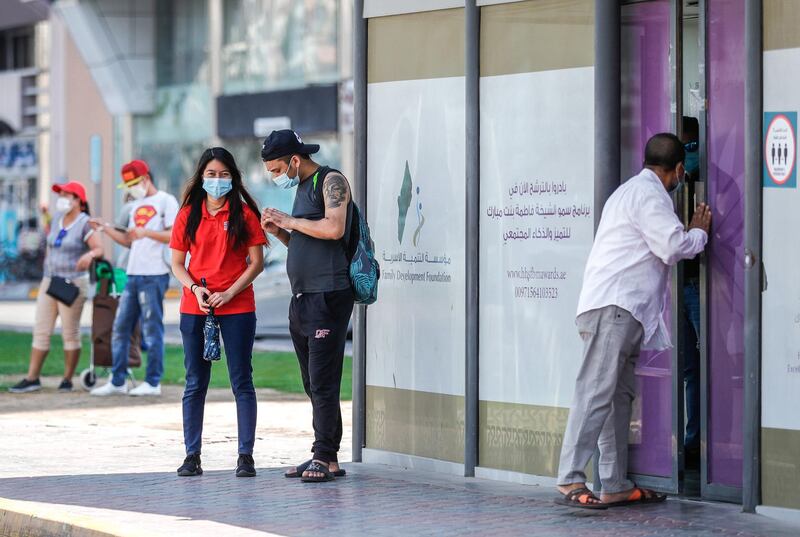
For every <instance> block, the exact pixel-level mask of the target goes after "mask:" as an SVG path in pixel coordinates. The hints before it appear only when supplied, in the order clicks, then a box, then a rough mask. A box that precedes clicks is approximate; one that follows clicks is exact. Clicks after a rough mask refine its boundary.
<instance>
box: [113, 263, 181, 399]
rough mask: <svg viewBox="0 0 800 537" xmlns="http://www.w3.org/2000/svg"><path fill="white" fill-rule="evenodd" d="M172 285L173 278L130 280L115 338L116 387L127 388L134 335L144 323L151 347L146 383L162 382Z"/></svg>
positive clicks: (117, 322)
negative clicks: (168, 295)
mask: <svg viewBox="0 0 800 537" xmlns="http://www.w3.org/2000/svg"><path fill="white" fill-rule="evenodd" d="M168 285H169V274H159V275H158V276H128V283H126V284H125V291H123V292H122V296H121V297H120V299H119V307H118V308H117V316H116V317H115V318H114V333H113V336H112V338H111V354H112V359H113V364H114V365H113V367H112V369H111V374H112V377H111V382H112V383H113V384H114V386H122V385H123V384H125V377H126V376H127V374H128V351H129V349H130V343H131V333H132V332H133V330H134V328H135V327H136V323H137V322H138V321H139V320H140V319H141V322H142V339H143V340H144V341H145V343H146V344H147V372H146V373H145V375H146V376H145V379H144V380H145V381H146V382H147V383H148V384H149V385H151V386H158V384H159V382H161V376H162V375H163V374H164V293H166V292H167V286H168Z"/></svg>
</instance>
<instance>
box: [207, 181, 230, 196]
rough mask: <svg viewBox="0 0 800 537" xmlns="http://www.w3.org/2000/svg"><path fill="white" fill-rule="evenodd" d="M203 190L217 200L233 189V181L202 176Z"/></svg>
mask: <svg viewBox="0 0 800 537" xmlns="http://www.w3.org/2000/svg"><path fill="white" fill-rule="evenodd" d="M203 190H205V191H206V192H208V195H209V196H211V197H212V198H214V199H217V200H218V199H220V198H222V197H224V196H225V195H226V194H227V193H228V192H230V191H231V190H233V181H231V180H230V179H220V178H218V177H204V178H203Z"/></svg>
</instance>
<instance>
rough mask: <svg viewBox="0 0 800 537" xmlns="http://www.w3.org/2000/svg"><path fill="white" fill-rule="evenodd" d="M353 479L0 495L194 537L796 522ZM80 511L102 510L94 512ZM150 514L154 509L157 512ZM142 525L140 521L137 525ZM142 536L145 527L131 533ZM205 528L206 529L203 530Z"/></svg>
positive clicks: (457, 485) (598, 532) (651, 529)
mask: <svg viewBox="0 0 800 537" xmlns="http://www.w3.org/2000/svg"><path fill="white" fill-rule="evenodd" d="M347 468H348V471H349V475H348V477H346V478H343V479H338V480H337V481H336V482H333V483H326V484H316V485H312V484H303V483H301V482H299V481H298V480H290V479H285V478H283V477H282V471H281V470H280V469H275V468H272V469H265V468H261V469H260V472H259V475H258V477H256V478H255V479H236V478H235V477H234V476H233V475H232V473H231V472H230V471H212V472H207V473H206V474H205V475H203V476H202V477H198V478H194V479H189V478H183V479H181V478H178V477H176V476H175V475H174V473H172V472H158V473H131V474H112V475H104V474H92V475H77V476H49V477H40V478H35V479H30V478H11V479H2V480H0V497H3V498H12V499H14V500H25V501H36V502H50V503H54V504H60V507H61V508H62V509H68V508H69V506H76V507H78V508H79V509H81V510H79V511H78V512H80V513H82V514H83V516H87V513H88V516H89V517H90V518H91V517H92V516H94V518H95V519H97V518H98V517H100V518H101V519H104V520H111V521H113V522H114V523H115V524H116V527H117V529H118V530H119V531H120V533H119V534H122V535H124V534H125V526H126V525H129V527H130V529H134V528H136V527H137V524H138V522H137V521H138V520H139V518H138V516H139V515H137V513H141V514H142V515H141V519H142V520H143V521H146V520H150V519H155V520H157V521H158V520H161V523H160V528H161V529H160V530H156V529H152V531H153V533H151V534H153V535H189V534H192V535H200V534H203V532H200V533H198V532H195V531H190V530H191V528H192V527H193V524H194V523H195V522H196V521H206V522H207V523H209V524H211V525H212V526H209V527H216V528H230V531H224V532H223V533H222V534H219V533H217V535H228V534H230V535H235V534H238V533H239V531H242V534H252V533H251V532H248V531H246V530H257V531H264V532H268V533H269V534H275V535H291V536H305V535H320V534H323V533H324V534H327V535H336V536H337V537H343V536H349V535H379V536H383V535H387V536H388V535H437V536H442V535H492V536H501V535H514V536H517V535H537V536H572V535H583V534H586V535H588V534H591V535H594V536H598V537H601V536H607V535H614V536H617V537H623V536H641V537H645V536H662V535H663V536H667V535H681V536H698V537H702V536H712V535H713V536H742V537H749V536H765V537H767V536H768V537H789V536H793V537H794V536H797V535H798V531H799V530H798V528H796V527H791V526H788V525H783V524H780V523H777V522H773V521H770V520H768V519H765V518H763V517H760V516H758V515H745V514H742V513H740V512H739V510H738V509H737V508H736V507H734V506H730V505H721V504H706V503H700V502H690V501H684V500H669V501H667V502H666V503H665V504H662V505H657V506H648V507H640V508H620V509H614V510H609V511H606V512H590V511H576V510H573V509H569V508H566V507H561V506H557V505H555V504H553V503H552V495H553V494H552V491H550V490H546V489H543V488H540V487H534V486H524V485H508V484H498V483H493V482H488V481H482V480H467V479H461V478H455V477H448V476H430V475H426V474H422V473H420V472H415V471H406V470H401V469H396V468H388V467H381V466H376V465H360V464H351V465H347ZM86 506H90V507H92V508H95V509H96V508H100V509H102V510H103V511H102V516H100V515H96V514H95V515H92V511H91V510H88V511H87V510H85V509H83V508H85V507H86ZM153 515H159V516H158V517H153ZM139 529H140V530H141V528H139ZM139 534H141V533H139ZM209 534H210V533H209Z"/></svg>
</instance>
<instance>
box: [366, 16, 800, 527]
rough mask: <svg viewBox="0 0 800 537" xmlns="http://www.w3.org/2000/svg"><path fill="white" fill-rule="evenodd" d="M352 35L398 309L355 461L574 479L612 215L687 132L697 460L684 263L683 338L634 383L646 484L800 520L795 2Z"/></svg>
mask: <svg viewBox="0 0 800 537" xmlns="http://www.w3.org/2000/svg"><path fill="white" fill-rule="evenodd" d="M355 21H356V22H355V27H354V35H355V43H356V51H355V58H356V64H355V66H354V73H355V88H354V94H355V101H356V123H355V125H356V167H355V169H356V178H357V185H358V188H359V196H360V202H361V203H362V205H363V206H365V207H366V209H367V213H368V217H369V219H370V222H371V224H372V226H373V229H372V232H373V238H374V240H375V243H376V247H377V250H378V255H379V258H380V260H381V264H382V280H381V296H380V300H379V301H378V302H377V303H376V304H375V305H373V306H370V307H369V308H367V309H366V310H359V311H358V312H357V315H356V322H355V326H356V329H357V337H356V341H355V344H354V349H355V350H354V360H355V361H354V379H355V382H356V386H355V390H354V413H355V415H354V453H355V457H356V458H357V459H360V460H364V461H372V462H388V463H391V464H399V465H405V466H414V467H425V468H430V469H434V470H437V471H445V472H452V473H457V474H460V475H467V476H473V475H474V476H479V477H485V478H491V479H502V480H511V481H520V482H537V483H548V484H551V485H552V484H554V483H555V481H554V477H555V475H556V472H557V465H558V454H559V451H560V447H561V439H562V436H563V431H564V428H565V425H566V418H567V415H568V412H569V406H570V403H571V400H572V390H573V386H574V380H575V377H576V374H577V370H578V367H579V366H580V361H581V354H582V344H581V340H580V338H579V337H578V334H577V332H576V330H575V323H574V321H575V310H576V306H577V301H578V294H579V292H580V287H581V281H582V275H583V269H584V266H585V262H586V258H587V256H588V254H589V251H590V248H591V245H592V240H593V234H594V229H595V226H596V223H597V221H598V219H599V215H600V213H601V211H602V207H603V204H604V202H605V200H606V199H607V197H608V196H609V195H610V193H611V192H613V190H614V189H615V188H616V187H617V186H618V185H619V184H620V183H621V182H622V181H624V180H625V179H627V178H628V177H631V176H632V175H634V174H636V173H637V172H638V171H639V170H640V168H641V162H642V158H643V156H642V155H643V148H644V144H645V142H646V141H647V139H648V138H649V137H650V136H652V135H653V134H655V133H658V132H663V131H671V132H676V133H680V132H681V131H682V130H683V125H684V124H685V123H687V121H691V120H687V119H684V118H693V119H694V120H696V124H698V125H699V129H698V130H699V133H698V143H699V148H700V150H699V151H700V154H699V177H700V179H699V182H698V183H697V187H696V189H695V192H694V195H693V196H691V197H690V196H683V197H682V198H681V197H679V198H676V204H677V209H678V210H679V212H680V213H682V214H687V213H688V212H690V211H691V209H692V207H693V205H694V204H695V203H699V202H701V201H705V202H707V203H709V204H710V205H711V207H712V208H713V210H714V223H713V230H712V237H711V241H710V246H709V248H708V250H707V252H706V253H705V254H704V255H703V256H702V258H701V262H700V277H699V282H700V283H699V286H700V297H701V298H700V309H701V330H700V337H699V349H700V364H701V365H700V368H701V380H700V383H699V385H700V390H701V404H702V405H701V434H702V443H701V445H702V448H701V461H700V468H699V470H697V471H694V470H691V469H689V468H687V466H686V464H685V457H684V455H685V454H684V450H683V435H684V427H685V421H686V417H685V394H684V391H685V387H684V380H685V379H684V360H685V359H686V356H685V351H684V350H683V349H684V347H685V346H684V340H685V338H686V337H688V335H687V332H686V327H685V326H684V325H683V323H682V322H681V319H682V313H681V312H682V311H683V307H684V304H683V298H682V292H679V290H681V289H682V286H683V283H684V280H685V278H686V277H687V276H686V268H685V267H684V266H683V265H681V266H679V267H677V268H676V269H675V270H674V271H673V278H672V284H671V289H670V291H671V293H670V299H669V300H668V304H669V307H668V309H667V310H666V311H665V321H666V322H667V324H668V325H669V326H670V327H671V331H672V337H673V342H674V344H675V346H674V348H673V349H672V350H671V351H666V352H660V353H644V354H643V355H642V356H641V358H640V360H639V364H638V367H637V369H636V376H637V385H638V396H637V397H636V400H635V402H634V417H633V420H632V423H631V429H630V472H631V474H632V477H633V478H634V479H635V480H636V481H637V482H638V483H640V484H642V485H645V486H652V487H654V488H657V489H660V490H664V491H668V492H673V493H678V492H682V493H685V494H689V495H695V496H698V497H701V498H706V499H715V500H723V501H730V502H736V503H742V504H743V505H744V507H745V508H746V509H748V510H754V509H756V508H758V509H759V510H760V511H761V512H765V513H771V514H786V513H790V512H791V511H784V510H797V509H800V495H799V494H800V487H798V485H797V484H798V482H800V421H798V418H797V415H796V413H795V412H793V411H792V410H791V409H792V408H794V406H795V404H796V403H797V401H798V399H797V395H796V394H797V393H800V373H799V371H800V367H798V365H799V364H798V356H800V352H799V350H800V332H798V324H797V322H796V321H797V315H796V311H795V310H796V309H797V300H800V298H799V297H800V286H798V284H797V282H796V281H795V280H796V279H795V278H792V277H791V275H790V274H791V272H792V271H791V269H789V268H788V267H791V266H793V263H792V261H793V259H794V257H795V256H796V255H800V248H798V247H796V246H795V245H794V242H792V241H791V240H789V241H787V240H786V238H787V237H788V235H786V234H785V233H781V231H780V230H781V229H787V226H789V227H791V225H792V222H793V221H794V220H793V219H794V217H793V216H791V215H792V214H794V213H795V212H796V211H794V210H793V209H792V207H793V206H794V205H795V204H796V203H797V202H798V201H800V198H798V199H795V198H796V197H797V184H796V165H795V163H796V158H795V156H794V155H796V152H797V147H798V146H797V113H798V109H800V101H798V100H797V97H796V94H797V92H796V91H794V89H793V85H792V84H791V80H792V79H793V77H794V74H793V73H797V72H800V69H798V68H800V63H799V62H800V42H799V41H798V39H797V35H798V34H797V32H796V28H797V26H798V22H800V5H798V4H796V3H795V2H791V1H786V0H762V1H753V2H750V1H747V2H745V1H744V0H699V1H685V0H649V1H637V2H625V1H623V2H617V1H602V0H597V1H591V0H522V1H504V0H478V1H477V2H476V1H469V2H464V1H459V0H430V1H426V2H407V1H406V2H396V1H391V0H364V1H363V2H356V18H355ZM787 82H788V83H787ZM795 513H796V512H795ZM794 516H796V514H795V515H794Z"/></svg>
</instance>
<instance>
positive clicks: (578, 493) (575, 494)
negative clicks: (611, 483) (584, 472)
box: [564, 487, 600, 504]
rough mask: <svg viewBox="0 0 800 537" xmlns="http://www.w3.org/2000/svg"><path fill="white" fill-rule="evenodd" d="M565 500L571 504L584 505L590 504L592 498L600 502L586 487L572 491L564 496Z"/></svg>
mask: <svg viewBox="0 0 800 537" xmlns="http://www.w3.org/2000/svg"><path fill="white" fill-rule="evenodd" d="M564 498H565V499H566V500H567V501H569V502H577V503H582V504H588V503H589V499H590V498H591V499H594V500H597V502H599V501H600V499H599V498H598V497H597V496H595V495H594V493H593V492H592V491H591V490H589V489H588V488H586V487H581V488H579V489H574V490H571V491H569V492H568V493H567V494H566V495H565V496H564Z"/></svg>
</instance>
